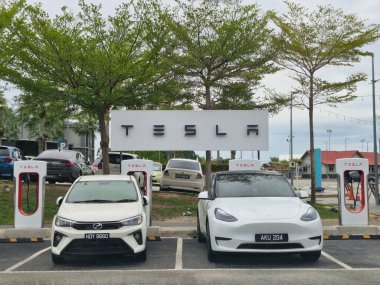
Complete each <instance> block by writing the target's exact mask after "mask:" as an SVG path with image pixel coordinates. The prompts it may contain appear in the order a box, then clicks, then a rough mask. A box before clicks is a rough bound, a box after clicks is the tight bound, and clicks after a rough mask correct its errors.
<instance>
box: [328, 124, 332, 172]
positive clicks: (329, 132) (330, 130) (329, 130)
mask: <svg viewBox="0 0 380 285" xmlns="http://www.w3.org/2000/svg"><path fill="white" fill-rule="evenodd" d="M327 133H328V134H329V150H328V151H327V179H329V171H330V170H329V167H330V166H329V153H330V136H331V133H332V129H328V130H327Z"/></svg>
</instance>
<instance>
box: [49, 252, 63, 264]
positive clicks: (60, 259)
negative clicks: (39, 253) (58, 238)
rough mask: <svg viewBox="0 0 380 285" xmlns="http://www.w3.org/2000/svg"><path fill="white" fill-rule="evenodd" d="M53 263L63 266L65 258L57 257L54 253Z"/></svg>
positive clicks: (52, 255)
mask: <svg viewBox="0 0 380 285" xmlns="http://www.w3.org/2000/svg"><path fill="white" fill-rule="evenodd" d="M51 261H52V262H53V263H54V264H62V263H64V261H65V260H64V258H63V257H62V256H59V255H56V254H54V253H52V254H51Z"/></svg>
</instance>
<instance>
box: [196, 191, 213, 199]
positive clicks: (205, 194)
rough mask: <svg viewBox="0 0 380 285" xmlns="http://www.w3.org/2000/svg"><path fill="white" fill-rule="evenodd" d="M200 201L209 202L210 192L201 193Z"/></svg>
mask: <svg viewBox="0 0 380 285" xmlns="http://www.w3.org/2000/svg"><path fill="white" fill-rule="evenodd" d="M198 199H199V200H209V199H210V198H209V197H208V192H207V191H203V192H201V193H199V195H198Z"/></svg>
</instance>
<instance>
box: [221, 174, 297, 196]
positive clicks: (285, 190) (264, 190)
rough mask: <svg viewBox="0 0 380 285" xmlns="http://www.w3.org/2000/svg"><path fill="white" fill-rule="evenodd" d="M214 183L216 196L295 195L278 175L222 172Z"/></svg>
mask: <svg viewBox="0 0 380 285" xmlns="http://www.w3.org/2000/svg"><path fill="white" fill-rule="evenodd" d="M215 183H216V184H215V191H216V196H217V197H295V193H294V191H293V189H292V187H291V186H290V184H289V183H288V182H287V181H286V179H285V178H284V177H283V176H280V175H260V174H247V173H243V174H242V173H239V174H238V173H233V174H222V175H218V176H217V177H216V181H215Z"/></svg>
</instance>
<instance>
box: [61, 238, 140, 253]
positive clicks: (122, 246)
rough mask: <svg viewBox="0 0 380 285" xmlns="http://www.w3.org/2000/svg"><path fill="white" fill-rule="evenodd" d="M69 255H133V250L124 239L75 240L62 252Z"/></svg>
mask: <svg viewBox="0 0 380 285" xmlns="http://www.w3.org/2000/svg"><path fill="white" fill-rule="evenodd" d="M62 253H63V254H67V255H80V254H94V255H95V254H133V253H134V252H133V249H132V248H131V247H130V246H129V245H128V244H126V243H125V242H124V241H123V240H122V239H118V238H110V239H97V240H96V239H95V240H88V239H74V240H73V241H72V242H71V243H70V244H69V245H68V246H67V247H66V248H65V249H64V250H63V252H62Z"/></svg>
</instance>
